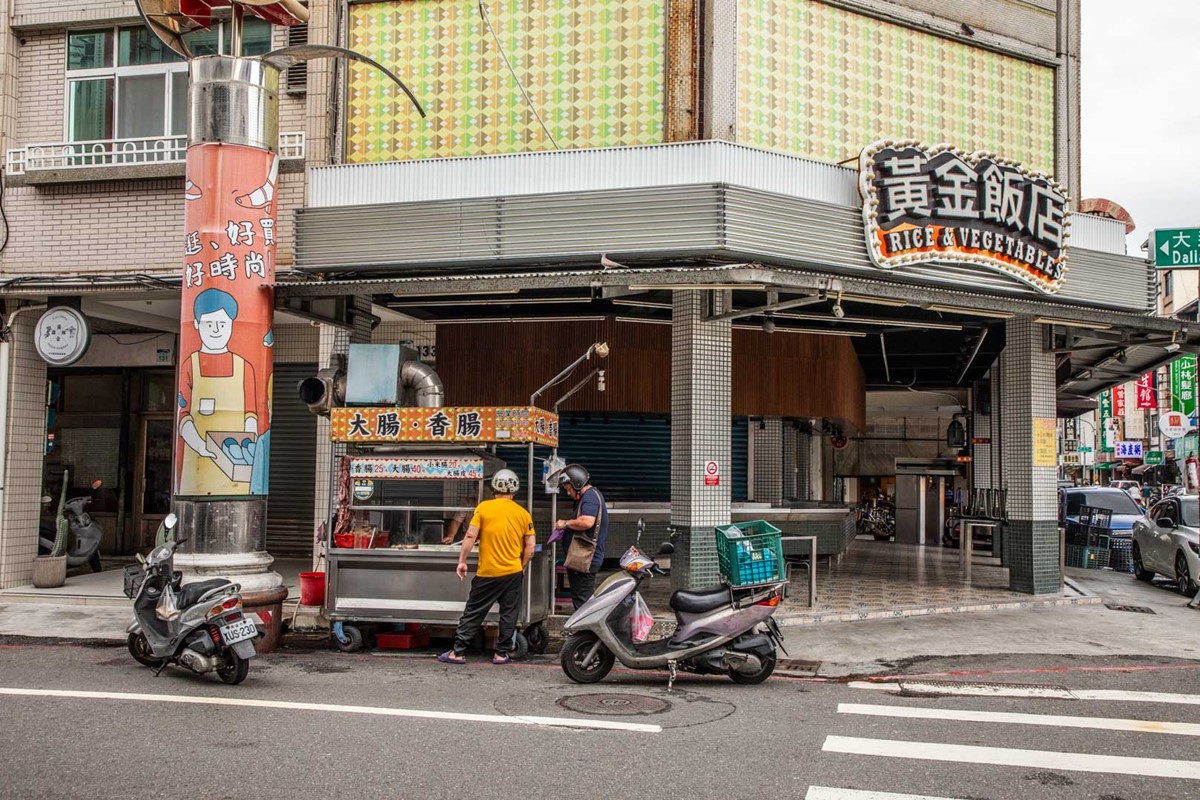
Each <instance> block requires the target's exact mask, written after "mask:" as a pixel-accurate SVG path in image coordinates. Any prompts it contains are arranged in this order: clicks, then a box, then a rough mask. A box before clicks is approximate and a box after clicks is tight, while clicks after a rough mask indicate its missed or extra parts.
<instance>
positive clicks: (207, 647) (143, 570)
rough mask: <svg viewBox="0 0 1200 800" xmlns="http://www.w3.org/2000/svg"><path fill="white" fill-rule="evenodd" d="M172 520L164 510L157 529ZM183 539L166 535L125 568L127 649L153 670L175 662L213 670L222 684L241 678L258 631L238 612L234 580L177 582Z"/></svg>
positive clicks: (168, 525)
mask: <svg viewBox="0 0 1200 800" xmlns="http://www.w3.org/2000/svg"><path fill="white" fill-rule="evenodd" d="M177 523H178V520H177V519H176V517H175V515H174V514H168V515H167V518H166V519H165V520H164V521H163V529H165V530H166V531H168V532H169V531H171V530H172V529H174V527H175V525H176V524H177ZM160 532H161V530H160ZM162 538H163V537H161V536H160V537H159V540H160V541H161V540H162ZM184 541H186V540H180V541H174V540H171V539H168V540H167V541H166V543H165V544H162V545H159V546H158V547H155V548H154V549H153V550H151V551H150V555H149V556H148V557H146V558H145V559H143V558H142V557H141V555H138V561H139V562H140V568H139V567H127V568H126V573H125V594H126V595H127V596H129V597H132V598H133V622H132V623H131V624H130V626H129V627H128V628H127V629H126V632H127V633H128V634H129V638H128V642H127V644H128V646H129V654H130V655H131V656H133V657H134V659H135V660H136V661H137V662H138V663H139V664H142V665H144V666H147V667H151V668H153V669H157V670H158V672H162V670H163V669H164V668H166V666H167V665H168V664H178V665H179V666H181V667H185V668H186V669H189V670H191V671H192V672H195V673H197V674H199V675H203V674H205V673H208V672H216V673H217V676H218V677H219V678H220V679H221V680H222V681H224V682H225V683H228V684H238V683H241V682H242V681H244V680H246V676H247V675H248V674H249V673H250V659H252V658H254V656H255V655H256V651H255V649H254V639H255V637H257V636H259V635H261V634H260V633H259V631H258V627H257V626H256V625H255V624H254V622H253V621H252V620H251V619H249V618H248V617H246V615H245V614H244V613H243V610H242V595H241V587H240V586H239V585H238V584H236V583H233V582H231V581H227V580H225V579H223V578H214V579H212V580H207V581H197V582H196V583H189V584H187V585H182V579H183V575H182V573H179V572H176V571H175V548H177V547H178V546H179V545H180V544H182V543H183V542H184ZM139 580H140V586H139V585H138V583H139ZM156 674H157V673H156Z"/></svg>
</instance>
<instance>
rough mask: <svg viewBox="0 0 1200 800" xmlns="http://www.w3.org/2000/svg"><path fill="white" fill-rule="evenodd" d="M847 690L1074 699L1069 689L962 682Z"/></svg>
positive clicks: (861, 685) (854, 684) (863, 685)
mask: <svg viewBox="0 0 1200 800" xmlns="http://www.w3.org/2000/svg"><path fill="white" fill-rule="evenodd" d="M849 686H850V688H851V689H874V690H876V691H884V692H900V691H903V692H905V693H907V694H927V695H936V696H939V697H940V696H950V697H1040V698H1050V699H1058V700H1074V699H1075V696H1074V695H1073V694H1072V693H1071V691H1070V690H1069V689H1057V688H1055V687H1052V686H1011V685H995V686H988V685H981V684H977V683H962V684H960V685H954V684H952V683H951V682H950V681H942V682H940V683H927V682H924V681H897V682H886V683H885V682H882V681H878V682H877V681H851V682H850V683H849Z"/></svg>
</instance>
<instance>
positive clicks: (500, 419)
mask: <svg viewBox="0 0 1200 800" xmlns="http://www.w3.org/2000/svg"><path fill="white" fill-rule="evenodd" d="M330 431H331V439H332V441H333V442H335V443H343V444H345V445H346V454H345V455H337V456H335V457H334V458H335V461H336V464H335V466H336V474H337V476H338V477H337V485H336V492H337V502H336V503H335V508H334V513H333V516H332V520H331V524H330V526H329V531H330V534H329V541H328V544H329V549H328V564H327V568H326V571H327V587H326V596H325V615H326V616H327V617H328V618H329V620H330V621H331V622H332V623H333V626H334V636H335V640H336V642H337V644H338V646H339V647H340V648H341V649H343V650H346V651H353V650H358V649H360V648H361V647H362V646H363V641H364V637H363V633H364V627H369V626H374V625H375V624H378V623H425V624H429V625H441V626H452V625H455V624H456V623H457V622H458V619H459V617H460V616H461V615H462V611H463V607H464V604H465V603H466V600H467V595H468V593H469V591H470V582H469V580H468V581H460V580H459V579H458V576H457V575H456V574H455V570H456V567H457V565H458V556H459V545H458V544H457V543H453V544H445V543H443V540H444V539H446V538H447V536H448V535H449V533H450V528H451V525H452V524H453V523H454V521H455V517H456V515H458V516H459V519H460V521H461V529H462V533H465V532H466V528H467V525H468V524H469V522H470V516H469V515H470V513H471V512H472V511H473V510H474V508H475V505H476V504H477V503H479V502H480V501H481V500H484V499H487V498H488V497H490V496H491V488H490V482H491V478H492V476H493V475H494V474H495V473H496V471H497V470H499V469H502V468H503V467H504V462H503V461H502V460H501V459H500V458H499V457H497V456H496V455H495V453H494V448H495V445H497V444H500V443H503V444H528V443H535V444H544V445H550V446H553V445H556V444H557V442H558V418H557V417H556V416H555V415H554V414H551V413H550V412H548V411H543V410H541V409H538V408H535V407H532V406H523V407H502V408H494V407H487V408H478V407H476V408H417V407H395V406H388V407H353V406H350V407H340V408H334V409H332V410H331V412H330ZM489 448H490V449H489ZM463 517H465V519H463ZM552 557H553V556H552V553H551V552H548V551H543V550H542V549H541V547H540V546H539V547H538V549H537V552H535V553H534V556H533V559H532V560H531V561H530V563H529V565H528V566H527V567H526V568H525V587H524V592H523V598H522V601H521V609H520V613H519V616H518V619H517V622H518V636H517V647H516V650H515V652H516V653H517V654H518V655H523V654H524V652H525V651H526V650H531V651H533V652H544V651H545V647H546V644H547V643H548V638H547V635H546V627H545V620H546V618H547V617H548V616H549V615H550V611H551V603H552V600H553V576H554V569H553V563H552V561H551V558H552ZM477 563H478V551H477V550H476V551H473V552H472V553H471V554H470V555H469V556H468V559H467V566H468V569H469V570H470V572H472V573H474V571H475V567H476V564H477ZM498 621H499V614H498V612H497V611H496V610H493V611H492V612H491V613H489V615H488V617H487V620H486V622H485V625H487V626H495V625H496V624H497V623H498Z"/></svg>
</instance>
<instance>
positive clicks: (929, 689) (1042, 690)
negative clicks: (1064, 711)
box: [846, 681, 1200, 706]
mask: <svg viewBox="0 0 1200 800" xmlns="http://www.w3.org/2000/svg"><path fill="white" fill-rule="evenodd" d="M846 685H847V686H849V687H850V688H851V689H871V690H874V691H877V692H899V691H902V690H903V691H905V692H908V693H910V694H928V695H931V696H945V697H1033V698H1049V699H1055V700H1109V701H1113V702H1124V703H1169V704H1174V705H1185V706H1200V694H1174V693H1172V692H1128V691H1123V690H1121V689H1055V688H1054V687H1050V686H1029V687H1025V686H1013V685H1007V686H979V685H975V684H968V683H964V684H963V685H962V686H961V687H959V686H954V685H952V684H951V683H949V682H945V683H922V682H920V681H912V682H910V681H904V682H902V683H898V682H895V681H851V682H850V683H848V684H846Z"/></svg>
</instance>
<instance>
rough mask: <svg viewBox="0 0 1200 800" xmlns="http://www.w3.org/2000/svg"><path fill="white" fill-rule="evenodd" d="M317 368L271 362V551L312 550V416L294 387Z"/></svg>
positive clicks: (314, 429)
mask: <svg viewBox="0 0 1200 800" xmlns="http://www.w3.org/2000/svg"><path fill="white" fill-rule="evenodd" d="M316 372H317V365H316V364H276V365H275V379H274V385H275V391H274V402H273V404H272V407H271V476H270V495H269V497H268V501H267V550H268V552H270V553H271V555H273V556H308V555H311V554H312V540H313V494H314V488H315V486H316V448H317V418H316V417H314V416H313V415H312V414H311V413H309V410H308V408H307V407H306V406H305V405H304V404H303V403H301V402H300V398H299V397H297V395H296V391H295V387H296V384H297V383H298V382H299V381H300V380H301V379H303V378H307V377H309V376H310V375H315V374H316Z"/></svg>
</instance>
